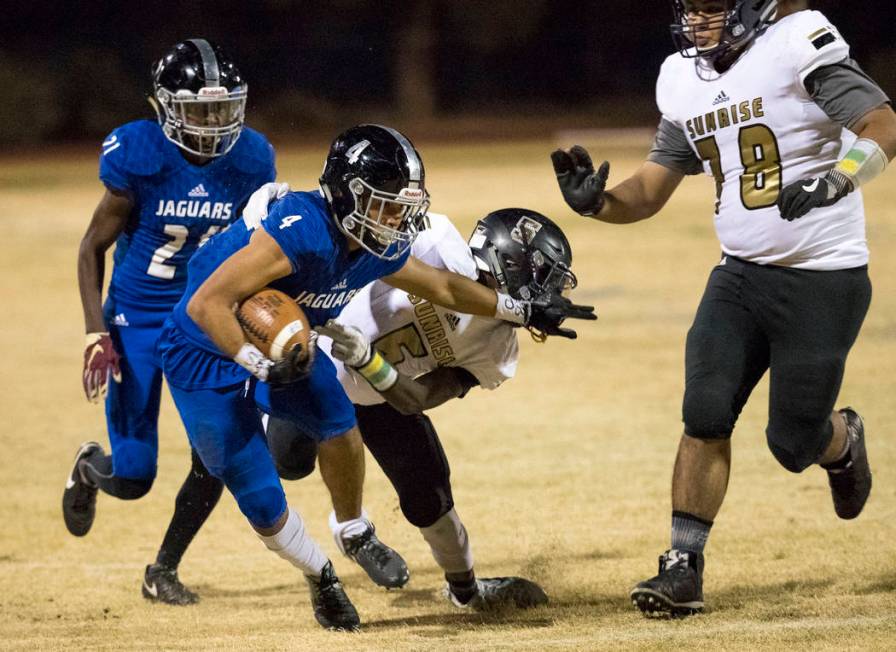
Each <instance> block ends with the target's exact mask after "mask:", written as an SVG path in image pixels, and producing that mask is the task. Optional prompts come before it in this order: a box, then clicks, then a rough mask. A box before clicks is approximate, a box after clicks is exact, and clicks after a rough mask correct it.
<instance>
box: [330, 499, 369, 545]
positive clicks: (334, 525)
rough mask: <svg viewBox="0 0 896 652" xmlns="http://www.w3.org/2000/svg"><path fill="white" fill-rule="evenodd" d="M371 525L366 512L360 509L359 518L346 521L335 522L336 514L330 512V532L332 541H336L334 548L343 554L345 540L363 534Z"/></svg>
mask: <svg viewBox="0 0 896 652" xmlns="http://www.w3.org/2000/svg"><path fill="white" fill-rule="evenodd" d="M372 527H373V523H371V522H370V519H369V518H368V515H367V510H366V509H364V508H363V507H362V508H361V516H360V517H359V518H350V519H349V520H347V521H341V522H340V521H337V520H336V512H330V532H332V533H333V540H334V541H336V547H337V548H339V552H341V553H342V554H343V555H344V554H345V543H344V540H345V539H351V538H352V537H356V536H358V535H360V534H364V532H365V531H366V530H367V529H368V528H372Z"/></svg>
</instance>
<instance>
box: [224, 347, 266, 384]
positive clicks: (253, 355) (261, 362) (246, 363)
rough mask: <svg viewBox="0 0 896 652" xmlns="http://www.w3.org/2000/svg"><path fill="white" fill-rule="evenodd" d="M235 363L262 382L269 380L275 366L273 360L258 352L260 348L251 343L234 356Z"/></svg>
mask: <svg viewBox="0 0 896 652" xmlns="http://www.w3.org/2000/svg"><path fill="white" fill-rule="evenodd" d="M233 361H234V362H236V363H237V364H238V365H239V366H241V367H242V368H243V369H245V370H246V371H248V372H249V373H250V374H252V375H253V376H255V377H256V378H258V380H262V381H264V380H267V379H268V371H269V370H270V368H271V367H273V366H274V362H273V361H272V360H269V359H268V358H266V357H265V355H264V353H262V352H261V351H259V350H258V347H256V346H255V345H254V344H249V342H246V343H245V344H243V345H242V346H241V347H240V350H239V351H237V353H236V355H235V356H233Z"/></svg>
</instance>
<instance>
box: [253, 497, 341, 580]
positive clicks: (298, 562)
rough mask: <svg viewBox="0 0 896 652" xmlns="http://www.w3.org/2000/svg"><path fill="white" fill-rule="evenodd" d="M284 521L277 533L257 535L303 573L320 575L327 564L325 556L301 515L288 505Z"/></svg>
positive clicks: (271, 549) (270, 548) (313, 575)
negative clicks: (306, 527)
mask: <svg viewBox="0 0 896 652" xmlns="http://www.w3.org/2000/svg"><path fill="white" fill-rule="evenodd" d="M286 509H288V510H289V515H288V516H287V518H286V523H285V524H284V525H283V527H282V528H281V529H280V531H279V532H277V534H272V535H271V536H264V535H262V534H259V535H258V538H259V539H261V540H262V541H263V542H264V545H266V546H267V548H268V550H270V551H272V552H275V553H277V554H278V555H279V556H280V557H282V558H283V559H285V560H286V561H288V562H289V563H291V564H292V565H293V566H295V567H296V568H299V569H300V570H301V571H302V572H303V573H305V575H309V576H311V577H314V578H319V577H320V572H321V570H323V567H324V566H326V564H327V556H326V555H325V554H324V553H323V551H322V550H321V549H320V547H319V546H318V545H317V543H316V542H315V541H314V539H312V538H311V537H310V536H308V532H307V530H305V524H304V523H303V522H302V517H301V516H299V514H298V513H297V512H296V511H295V510H293V509H292V508H290V507H287V508H286Z"/></svg>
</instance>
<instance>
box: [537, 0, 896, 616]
mask: <svg viewBox="0 0 896 652" xmlns="http://www.w3.org/2000/svg"><path fill="white" fill-rule="evenodd" d="M672 5H673V8H674V14H675V22H674V24H673V25H672V33H673V37H674V39H675V41H676V43H677V45H678V47H679V52H677V53H675V54H673V55H671V56H670V57H669V58H668V59H666V61H665V63H664V64H663V66H662V69H661V71H660V76H659V79H658V81H657V103H658V105H659V108H660V111H661V112H662V119H661V121H660V125H659V129H658V132H657V135H656V140H655V142H654V145H653V149H652V150H651V152H650V155H649V156H648V158H647V161H645V162H644V164H643V165H642V166H641V167H640V168H639V169H638V170H637V171H636V172H635V173H634V174H633V175H632V176H631V177H630V178H629V179H626V180H625V181H623V182H622V183H620V184H619V185H617V186H615V187H613V188H612V189H610V190H608V191H604V188H605V185H606V182H607V177H608V175H609V163H607V162H604V164H603V165H601V166H600V168H599V169H598V171H597V172H595V171H594V167H593V166H592V164H591V159H590V157H589V155H588V153H587V152H586V151H585V150H584V149H583V148H581V147H578V146H576V147H573V148H572V149H570V150H569V151H563V150H558V151H556V152H554V153H553V154H552V159H553V162H554V169H555V172H556V173H557V179H558V182H559V184H560V187H561V190H562V192H563V196H564V198H565V199H566V202H567V203H568V204H569V205H570V207H572V208H573V210H575V211H577V212H578V213H580V214H582V215H585V216H588V217H593V218H594V219H597V220H600V221H602V222H609V223H612V224H627V223H631V222H636V221H638V220H643V219H647V218H649V217H651V216H652V215H654V214H656V213H657V212H658V211H659V210H660V209H661V208H662V207H663V205H664V204H665V203H666V201H667V200H668V199H669V197H670V195H671V194H672V193H673V191H674V190H675V189H676V188H677V187H678V185H679V183H680V182H681V180H682V179H683V178H684V176H685V175H687V174H697V173H699V172H706V173H707V174H709V175H711V176H713V177H714V178H715V181H716V208H715V218H714V219H715V226H716V232H717V235H718V237H719V241H720V243H721V247H722V260H721V262H720V263H719V264H718V265H717V266H716V267H715V268H714V269H713V271H712V273H711V274H710V277H709V282H708V285H707V288H706V291H705V294H704V296H703V299H702V301H701V303H700V306H699V308H698V310H697V315H696V317H695V319H694V324H693V326H692V327H691V329H690V331H689V333H688V337H687V345H686V355H685V365H686V386H685V395H684V402H683V420H684V435H683V436H682V438H681V442H680V445H679V449H678V456H677V458H676V461H675V468H674V472H673V479H672V510H673V511H672V545H671V549H670V550H668V551H667V552H665V553H664V554H663V555H662V556H661V557H660V565H659V573H658V574H657V576H656V577H653V578H651V579H649V580H647V581H644V582H641V583H639V584H638V585H637V586H636V587H635V588H634V590H633V591H632V593H631V597H632V601H633V602H634V603H635V605H636V606H638V607H639V608H640V609H641V610H642V611H643V612H645V613H646V614H648V615H666V616H669V615H685V614H689V613H694V612H696V611H700V610H702V608H703V587H702V570H703V548H704V545H705V543H706V540H707V537H708V536H709V530H710V527H711V525H712V522H713V519H714V518H715V516H716V514H717V512H718V510H719V508H720V506H721V504H722V500H723V499H724V496H725V490H726V488H727V484H728V474H729V468H730V455H731V448H730V436H731V433H732V430H733V429H734V425H735V422H736V421H737V417H738V415H739V414H740V411H741V409H742V408H743V406H744V403H745V402H746V400H747V398H748V397H749V395H750V392H751V391H752V390H753V388H754V386H755V385H756V383H757V382H758V381H759V379H760V378H761V377H762V376H763V375H764V374H765V371H766V370H767V369H768V370H770V376H771V396H770V401H769V419H768V426H767V429H766V435H767V440H768V445H769V448H770V449H771V451H772V453H773V454H774V456H775V458H776V459H777V460H778V461H779V462H780V463H781V464H782V465H783V466H784V467H785V468H786V469H788V470H790V471H792V472H795V473H799V472H801V471H803V470H804V469H806V468H808V467H809V466H811V465H812V464H820V465H821V466H822V468H824V469H825V470H826V471H827V473H828V479H829V484H830V487H831V492H832V495H833V501H834V508H835V511H836V513H837V515H838V516H839V517H840V518H844V519H850V518H855V517H856V516H858V515H859V512H861V510H862V507H863V506H864V504H865V501H866V500H867V498H868V495H869V492H870V490H871V471H870V469H869V465H868V458H867V455H866V452H865V441H864V426H863V424H862V419H861V418H860V417H859V415H858V414H857V413H856V412H855V410H853V409H851V408H843V409H841V410H836V411H835V410H834V405H835V402H836V400H837V395H838V392H839V389H840V384H841V380H842V378H843V370H844V366H845V362H846V356H847V353H848V351H849V349H850V347H851V346H852V344H853V342H854V341H855V338H856V336H857V335H858V332H859V329H860V327H861V325H862V321H863V319H864V317H865V313H866V311H867V309H868V304H869V302H870V298H871V287H870V282H869V279H868V271H867V261H868V248H867V244H866V241H865V216H864V210H863V206H862V196H861V193H860V192H859V187H860V186H862V185H864V184H866V183H868V182H870V181H871V180H872V179H874V178H875V177H877V176H879V175H880V174H881V173H882V172H883V171H884V168H885V167H886V165H887V163H888V161H889V160H890V159H892V158H893V156H894V154H896V115H894V113H893V110H892V108H891V107H890V101H889V99H888V98H887V96H886V95H885V94H884V93H883V92H882V91H881V90H880V88H879V87H878V86H877V85H876V84H875V83H874V82H873V81H872V80H871V79H869V78H868V77H867V76H866V75H865V74H864V73H863V72H862V71H861V69H860V68H859V66H858V64H856V62H855V61H853V60H852V59H851V58H850V56H849V46H848V45H847V44H846V42H845V41H844V39H843V37H842V36H841V34H840V33H839V32H838V31H837V29H836V28H835V27H834V26H833V25H831V24H830V23H829V22H828V20H827V19H826V18H825V17H824V16H823V15H822V14H821V13H819V12H817V11H810V10H808V8H807V6H806V3H805V2H802V1H790V2H784V1H780V2H777V1H775V0H759V1H755V0H749V1H747V0H673V1H672Z"/></svg>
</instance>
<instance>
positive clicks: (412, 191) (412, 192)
mask: <svg viewBox="0 0 896 652" xmlns="http://www.w3.org/2000/svg"><path fill="white" fill-rule="evenodd" d="M398 198H399V199H410V200H411V201H420V200H421V199H423V189H422V188H402V189H401V192H400V193H398Z"/></svg>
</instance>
